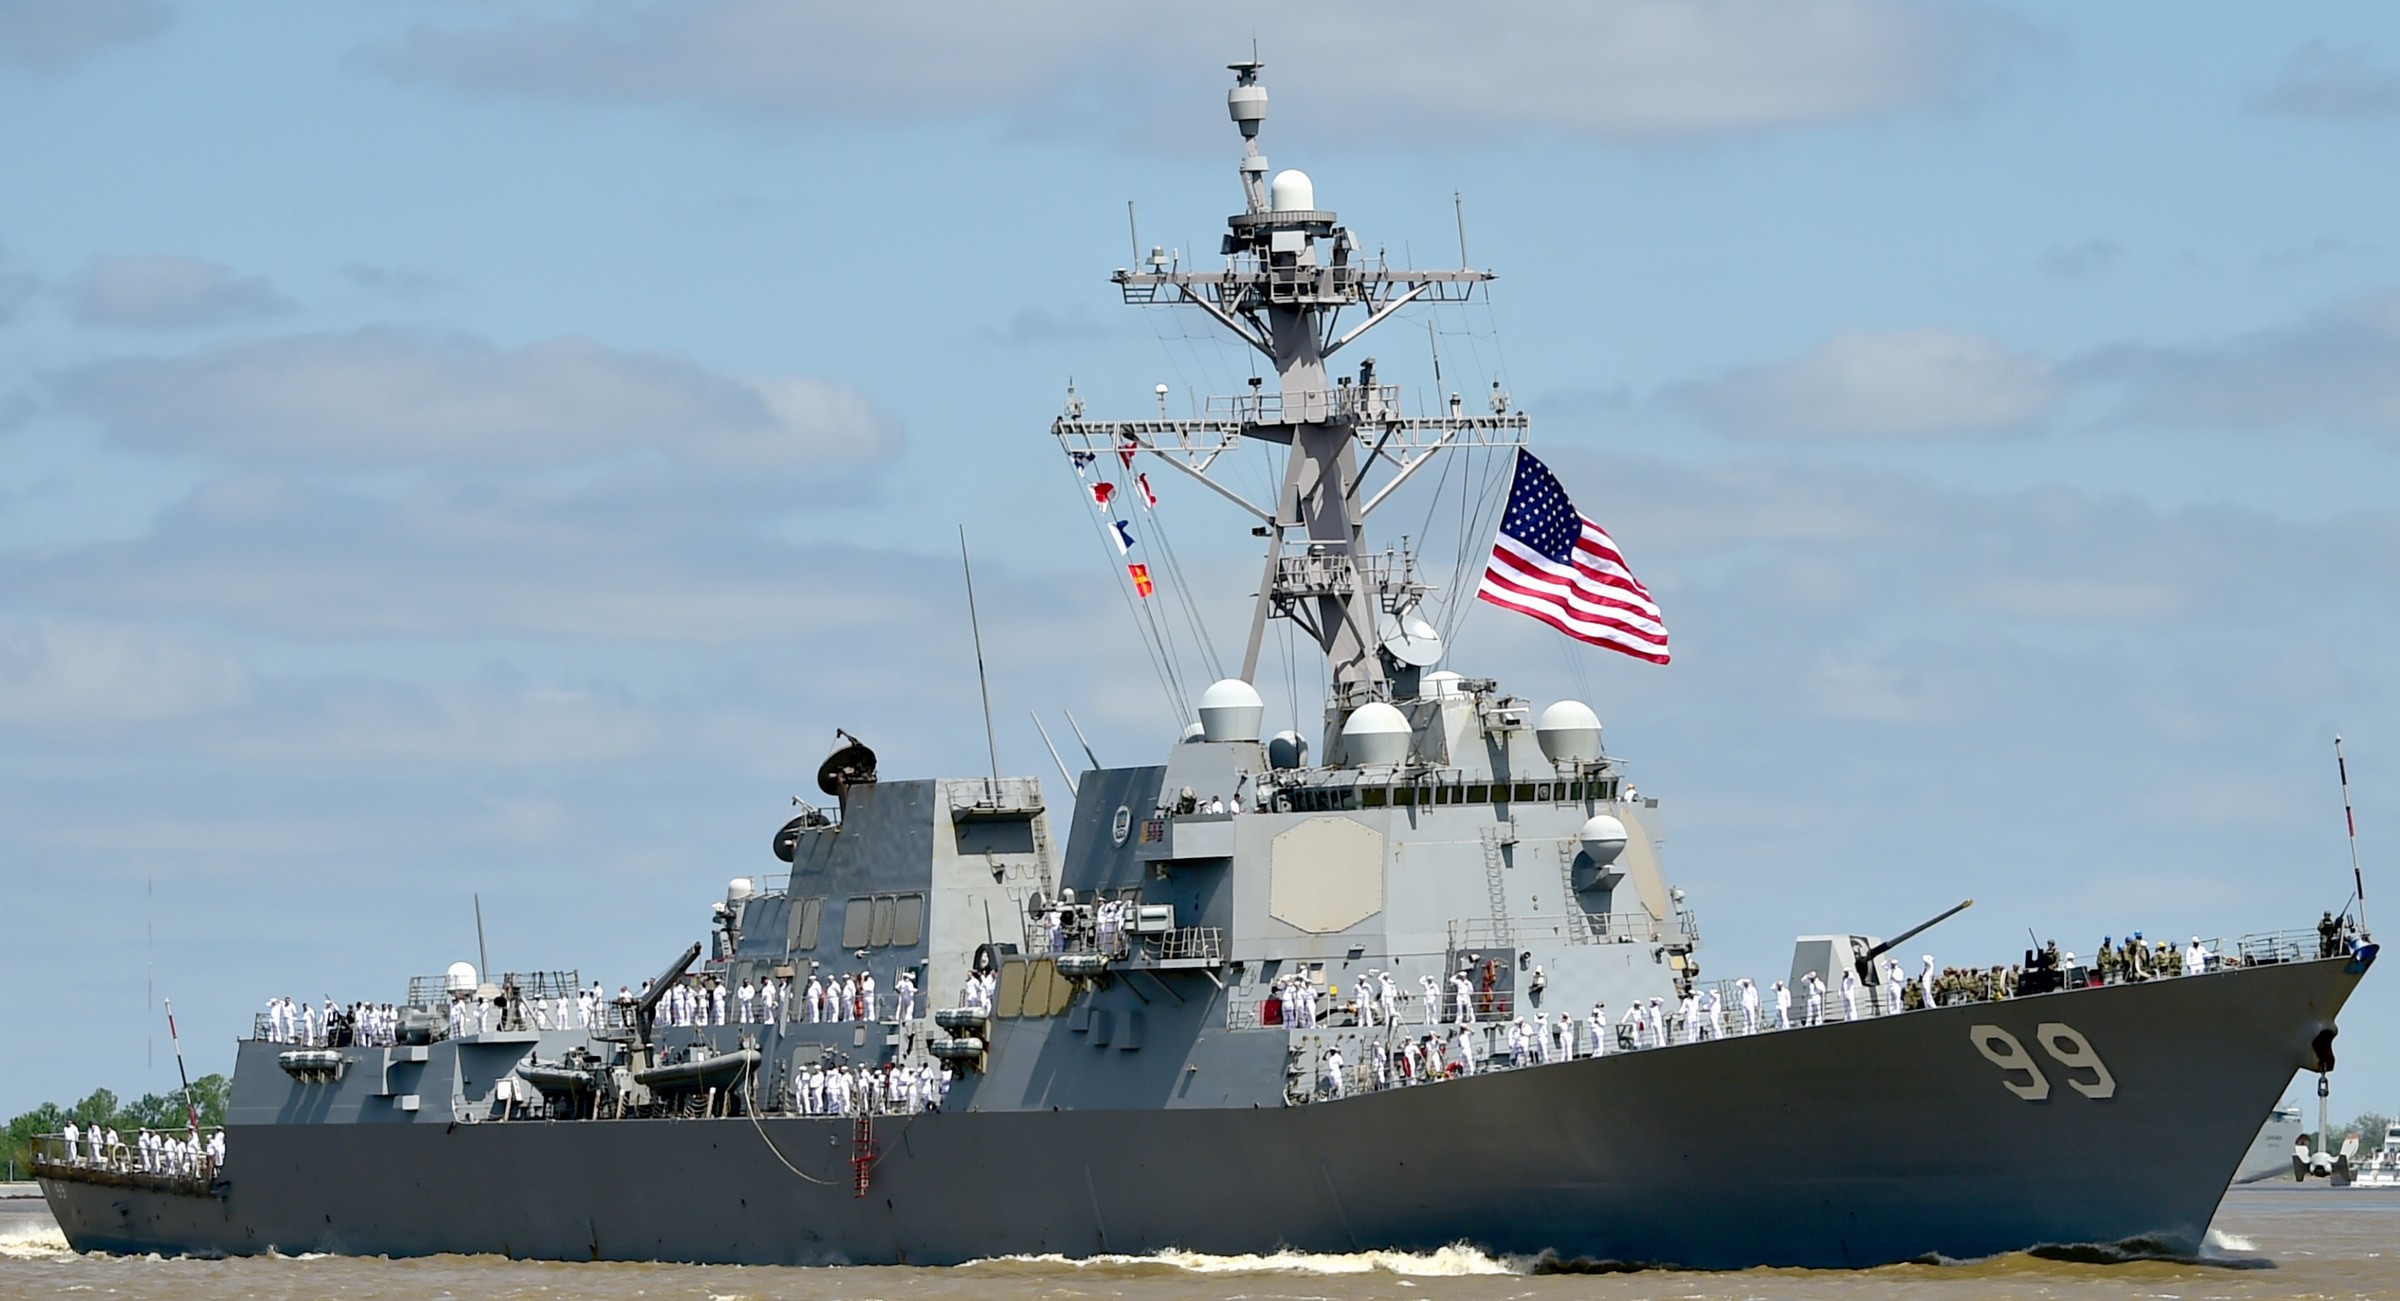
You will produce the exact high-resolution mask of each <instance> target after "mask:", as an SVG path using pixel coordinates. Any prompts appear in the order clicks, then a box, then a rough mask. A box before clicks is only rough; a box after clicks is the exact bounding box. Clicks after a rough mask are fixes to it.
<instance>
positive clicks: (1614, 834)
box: [1577, 813, 1625, 867]
mask: <svg viewBox="0 0 2400 1301" xmlns="http://www.w3.org/2000/svg"><path fill="white" fill-rule="evenodd" d="M1577 835H1578V838H1579V839H1581V840H1582V841H1583V852H1584V854H1585V855H1586V856H1588V857H1589V858H1590V859H1591V860H1592V865H1593V866H1595V867H1606V866H1608V865H1609V864H1611V863H1614V862H1616V861H1617V855H1619V854H1622V853H1624V852H1625V824H1624V823H1622V822H1619V821H1617V820H1616V819H1615V818H1613V817H1610V816H1609V815H1608V814H1605V813H1601V814H1596V815H1594V816H1593V817H1592V818H1591V819H1590V820H1589V821H1587V822H1585V823H1584V824H1583V830H1582V831H1581V832H1579V833H1577Z"/></svg>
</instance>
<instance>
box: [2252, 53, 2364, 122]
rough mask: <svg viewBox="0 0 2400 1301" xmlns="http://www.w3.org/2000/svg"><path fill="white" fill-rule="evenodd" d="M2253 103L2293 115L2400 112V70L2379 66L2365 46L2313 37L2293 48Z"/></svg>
mask: <svg viewBox="0 0 2400 1301" xmlns="http://www.w3.org/2000/svg"><path fill="white" fill-rule="evenodd" d="M2250 106H2251V107H2252V108H2254V109H2257V110H2258V111H2260V112H2262V113H2282V114H2286V115H2289V116H2292V117H2317V118H2334V119H2364V118H2387V117H2400V70H2396V69H2392V68H2387V67H2383V66H2381V65H2379V64H2378V63H2377V62H2376V61H2375V58H2374V56H2373V55H2371V54H2369V53H2367V52H2366V51H2364V50H2358V49H2343V48H2337V47H2335V46H2332V45H2328V44H2326V43H2325V42H2323V41H2310V42H2309V43H2308V44H2306V45H2303V46H2301V47H2300V48H2299V49H2297V50H2294V51H2292V54H2291V57H2290V58H2288V59H2285V60H2284V63H2283V67H2282V68H2280V69H2278V70H2277V71H2276V73H2275V80H2274V81H2272V82H2270V83H2268V85H2267V87H2266V88H2265V89H2264V90H2261V91H2259V92H2258V93H2257V94H2256V95H2254V96H2252V97H2251V99H2250Z"/></svg>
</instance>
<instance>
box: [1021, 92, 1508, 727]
mask: <svg viewBox="0 0 2400 1301" xmlns="http://www.w3.org/2000/svg"><path fill="white" fill-rule="evenodd" d="M1228 66H1229V67H1230V68H1231V69H1232V71H1233V74H1234V86H1233V89H1232V90H1231V91H1230V92H1228V94H1227V95H1226V107H1227V110H1228V112H1229V114H1230V115H1231V117H1232V118H1233V122H1234V125H1235V126H1236V127H1238V128H1239V129H1240V130H1241V133H1242V139H1243V154H1242V159H1241V163H1240V165H1239V169H1238V170H1239V175H1240V178H1241V183H1242V195H1243V199H1244V207H1243V211H1242V212H1240V213H1238V214H1236V215H1234V216H1232V217H1230V218H1228V219H1227V221H1226V227H1227V231H1226V234H1225V236H1224V239H1223V242H1222V245H1221V246H1220V248H1219V252H1220V253H1221V254H1222V255H1223V257H1224V258H1225V263H1224V266H1223V268H1222V269H1220V270H1205V271H1204V270H1199V269H1196V268H1186V267H1184V266H1183V265H1181V260H1180V257H1179V256H1177V255H1170V254H1169V253H1168V252H1167V251H1166V250H1165V249H1163V248H1159V247H1155V246H1154V247H1152V248H1151V250H1150V253H1149V257H1148V259H1147V261H1146V262H1145V263H1144V264H1143V265H1141V266H1138V267H1134V268H1119V269H1118V270H1117V272H1116V274H1115V275H1114V276H1113V277H1112V279H1113V280H1114V281H1115V282H1116V284H1117V286H1118V288H1119V289H1120V291H1121V292H1122V293H1123V296H1124V300H1125V301H1126V302H1128V303H1132V304H1137V305H1149V304H1155V303H1167V304H1174V305H1181V306H1188V307H1195V308H1198V309H1199V310H1201V311H1202V312H1204V313H1205V314H1207V315H1208V316H1209V317H1210V318H1211V319H1213V320H1214V321H1215V322H1216V323H1217V324H1218V325H1219V326H1221V327H1222V328H1224V329H1225V330H1227V331H1229V332H1230V333H1232V334H1233V335H1234V337H1236V338H1238V339H1240V340H1241V341H1242V342H1243V343H1246V344H1248V345H1249V346H1250V347H1252V348H1254V349H1256V350H1257V351H1258V352H1259V353H1261V354H1262V355H1264V356H1265V357H1266V358H1267V359H1268V360H1269V361H1270V362H1271V363H1272V364H1273V365H1274V368H1275V380H1276V382H1275V389H1274V391H1273V392H1267V391H1264V387H1263V385H1262V383H1261V381H1260V380H1259V379H1253V380H1251V387H1250V391H1249V392H1248V393H1246V394H1237V395H1232V396H1224V397H1212V398H1210V399H1209V402H1208V406H1207V409H1206V414H1205V415H1203V416H1202V417H1201V418H1199V419H1195V420H1169V419H1166V418H1164V414H1163V413H1162V414H1161V418H1160V419H1157V420H1121V421H1100V420H1085V419H1084V418H1083V410H1082V403H1081V402H1080V400H1077V399H1075V398H1074V397H1073V396H1072V395H1070V397H1069V401H1068V406H1067V410H1066V413H1065V414H1064V415H1063V416H1061V418H1060V419H1059V420H1057V421H1056V422H1054V423H1053V425H1052V426H1051V430H1052V432H1053V433H1054V434H1055V435H1056V436H1057V437H1058V439H1059V440H1060V442H1061V443H1063V444H1064V445H1065V446H1066V447H1067V448H1068V449H1069V450H1071V451H1084V452H1093V453H1101V454H1146V455H1150V456H1154V457H1157V458H1158V459H1160V460H1163V461H1165V462H1166V463H1167V464H1168V465H1171V466H1174V467H1175V468H1176V469H1178V470H1181V471H1182V472H1184V473H1185V474H1187V475H1190V476H1191V477H1192V478H1194V479H1196V480H1198V481H1199V482H1200V483H1201V484H1203V485H1205V486H1206V487H1208V488H1209V489H1210V490H1211V491H1213V492H1215V493H1217V494H1218V495H1219V496H1221V497H1223V498H1225V499H1226V500H1228V501H1230V502H1232V503H1233V504H1234V505H1236V506H1238V507H1240V508H1241V509H1243V510H1245V511H1247V512H1248V513H1249V514H1250V515H1252V516H1253V517H1254V518H1255V519H1256V520H1257V521H1258V523H1259V526H1260V527H1258V528H1256V529H1254V530H1253V532H1256V533H1258V534H1260V535H1261V536H1263V537H1265V538H1266V540H1267V547H1266V556H1265V562H1264V568H1263V572H1262V573H1261V575H1260V578H1259V587H1258V596H1257V603H1256V606H1255V607H1254V609H1253V612H1252V615H1251V620H1250V634H1249V639H1248V641H1247V643H1246V645H1245V647H1244V649H1243V653H1242V668H1241V677H1242V679H1243V680H1244V681H1246V682H1252V683H1254V684H1255V681H1256V678H1257V673H1258V659H1259V651H1260V646H1261V644H1262V642H1263V641H1264V639H1265V636H1266V626H1267V620H1269V619H1270V618H1284V619H1290V620H1291V621H1292V622H1293V623H1295V624H1297V625H1299V627H1300V628H1301V629H1302V630H1303V631H1305V632H1307V633H1308V635H1309V637H1310V638H1311V639H1312V640H1313V641H1315V642H1316V644H1317V647H1318V649H1319V651H1320V652H1321V653H1322V654H1323V655H1324V656H1325V658H1326V661H1327V663H1328V665H1329V666H1330V668H1331V676H1332V681H1333V694H1332V698H1331V699H1329V700H1328V701H1327V702H1326V745H1325V748H1324V750H1323V751H1321V753H1323V754H1324V755H1325V756H1326V757H1327V759H1329V760H1336V761H1338V758H1339V749H1338V738H1339V735H1340V729H1341V723H1342V720H1343V719H1345V718H1347V717H1348V715H1349V713H1350V711H1351V710H1353V709H1355V708H1356V707H1358V706H1359V705H1362V704H1365V703H1366V702H1368V701H1370V700H1384V699H1389V698H1390V697H1391V695H1392V693H1393V683H1392V682H1391V677H1392V674H1393V670H1394V669H1396V668H1398V667H1400V664H1399V662H1398V661H1395V660H1391V659H1389V658H1388V657H1387V656H1385V655H1383V654H1382V653H1380V652H1381V649H1382V637H1381V635H1380V633H1379V628H1381V627H1388V626H1391V624H1390V621H1394V620H1399V619H1402V618H1404V617H1405V616H1407V615H1408V614H1409V613H1410V612H1411V611H1413V610H1414V608H1415V607H1416V605H1417V603H1418V602H1419V601H1420V600H1421V599H1422V598H1423V597H1424V595H1425V593H1426V592H1427V591H1429V590H1430V588H1428V587H1427V585H1426V584H1425V583H1424V582H1422V581H1421V580H1420V578H1419V577H1418V573H1417V565H1416V558H1415V556H1414V554H1413V553H1412V552H1411V551H1410V550H1408V549H1407V548H1401V549H1397V550H1387V551H1380V552H1376V551H1370V550H1368V548H1367V535H1366V519H1367V516H1368V515H1369V514H1371V513H1372V512H1373V511H1374V510H1375V508H1376V507H1377V506H1378V505H1381V504H1382V503H1383V502H1384V501H1385V500H1386V499H1388V498H1389V496H1390V494H1391V493H1392V491H1393V490H1394V489H1396V488H1398V487H1399V486H1400V485H1401V484H1402V483H1404V482H1406V481H1407V480H1408V478H1409V477H1410V476H1412V475H1414V474H1415V473H1416V471H1417V470H1418V469H1419V468H1420V467H1422V466H1423V465H1424V464H1425V463H1426V462H1428V461H1430V460H1432V459H1433V457H1435V456H1436V455H1438V454H1439V453H1441V452H1443V451H1446V450H1449V449H1451V448H1457V447H1519V446H1523V445H1524V442H1525V430H1526V425H1527V422H1526V418H1525V416H1524V414H1523V413H1522V412H1512V411H1510V410H1508V403H1507V400H1506V398H1505V397H1502V396H1499V395H1498V394H1497V391H1496V390H1495V396H1494V398H1493V401H1492V411H1491V413H1490V414H1489V415H1473V416H1470V415H1467V414H1465V412H1464V411H1463V410H1462V409H1461V407H1460V403H1459V400H1458V397H1457V395H1455V394H1452V395H1450V396H1449V398H1448V409H1447V413H1446V414H1444V415H1438V416H1431V417H1424V416H1416V417H1411V416H1404V415H1402V414H1401V412H1400V408H1399V388H1398V386H1396V385H1386V384H1383V383H1380V382H1379V381H1378V379H1377V376H1376V371H1375V359H1374V358H1372V357H1369V358H1367V359H1365V361H1364V362H1363V363H1362V364H1361V365H1360V366H1359V367H1358V369H1357V371H1356V373H1355V374H1354V375H1353V374H1342V375H1339V376H1338V377H1333V376H1332V370H1331V367H1330V365H1329V362H1330V360H1331V359H1332V358H1333V357H1334V355H1335V354H1337V353H1339V352H1340V351H1341V350H1342V349H1343V348H1345V347H1348V346H1349V345H1350V344H1352V343H1354V342H1356V341H1357V340H1358V339H1359V338H1360V337H1361V336H1363V335H1364V334H1366V332H1367V331H1368V330H1370V329H1373V328H1374V327H1375V326H1377V325H1379V324H1381V323H1383V322H1384V321H1386V320H1389V319H1390V318H1391V317H1392V316H1393V315H1394V314H1395V313H1397V312H1398V311H1399V310H1400V309H1402V308H1403V307H1406V306H1407V305H1409V304H1410V303H1415V302H1429V303H1464V302H1467V301H1469V300H1470V299H1472V298H1473V296H1474V294H1475V291H1476V290H1477V289H1478V288H1480V287H1481V286H1482V285H1483V284H1484V283H1485V282H1487V281H1489V280H1491V279H1492V278H1493V275H1492V273H1491V272H1488V271H1478V270H1474V269H1471V268H1468V267H1463V266H1462V267H1460V268H1458V269H1456V270H1422V269H1417V268H1413V267H1409V268H1403V267H1393V266H1390V265H1389V264H1388V263H1387V262H1386V261H1385V259H1384V258H1383V256H1382V255H1381V254H1380V253H1378V254H1376V255H1375V256H1373V257H1371V258H1370V257H1368V256H1367V255H1366V254H1365V253H1364V251H1363V249H1362V248H1361V246H1360V245H1359V243H1358V241H1357V240H1356V239H1355V238H1354V237H1353V236H1352V235H1351V233H1350V231H1349V229H1348V228H1347V227H1345V226H1343V225H1342V224H1341V221H1340V218H1339V217H1338V216H1337V215H1336V214H1335V213H1334V212H1333V211H1331V210H1330V209H1323V208H1319V207H1318V206H1317V203H1316V193H1315V187H1314V185H1313V184H1312V183H1311V182H1310V180H1309V178H1308V177H1307V175H1306V174H1305V173H1302V172H1299V171H1296V170H1295V171H1285V172H1282V173H1279V174H1277V175H1275V176H1274V178H1273V179H1272V180H1271V181H1270V180H1269V179H1268V173H1267V159H1266V156H1265V155H1264V154H1262V153H1260V152H1259V143H1258V134H1259V127H1260V125H1261V124H1262V123H1263V122H1264V121H1265V120H1266V115H1267V92H1266V88H1265V87H1263V86H1261V85H1260V84H1259V81H1258V74H1259V71H1260V69H1261V68H1262V67H1264V66H1265V65H1263V64H1261V63H1259V62H1258V61H1257V60H1256V59H1252V60H1250V61H1247V62H1243V63H1235V64H1230V65H1228ZM1345 312H1349V313H1351V314H1352V316H1353V317H1354V318H1355V319H1354V320H1353V321H1352V323H1350V324H1349V326H1348V328H1347V329H1344V328H1343V324H1344V322H1343V316H1344V313H1345ZM1361 314H1363V315H1361ZM1244 439H1250V440H1255V441H1258V442H1265V443H1274V444H1277V445H1280V446H1282V447H1285V448H1287V449H1288V455H1287V456H1286V458H1285V462H1284V474H1283V483H1282V487H1281V489H1280V491H1279V492H1278V493H1277V496H1276V499H1275V501H1274V503H1273V504H1272V506H1260V505H1258V504H1256V503H1254V502H1251V501H1249V500H1247V499H1245V498H1244V497H1243V496H1242V495H1241V494H1240V493H1238V492H1236V491H1234V490H1233V489H1232V488H1230V487H1228V486H1226V485H1225V484H1224V483H1221V482H1219V481H1218V479H1217V478H1216V477H1215V476H1214V475H1212V474H1211V469H1212V467H1213V466H1214V465H1215V463H1216V461H1217V460H1218V458H1219V457H1221V456H1222V455H1223V454H1224V453H1225V452H1227V451H1230V450H1232V449H1234V448H1235V447H1238V446H1239V445H1240V444H1241V443H1242V441H1243V440H1244ZM1378 464H1381V465H1382V466H1383V467H1385V470H1386V472H1387V473H1386V474H1385V475H1384V478H1383V482H1382V483H1381V484H1380V485H1379V486H1378V487H1376V488H1375V489H1374V490H1373V491H1371V492H1366V491H1363V490H1364V489H1365V487H1366V476H1367V473H1368V472H1369V471H1371V470H1373V469H1374V468H1375V467H1376V466H1377V465H1378Z"/></svg>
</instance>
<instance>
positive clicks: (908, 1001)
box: [658, 967, 917, 1026]
mask: <svg viewBox="0 0 2400 1301" xmlns="http://www.w3.org/2000/svg"><path fill="white" fill-rule="evenodd" d="M882 1011H883V1004H882V1003H881V1002H880V1001H879V999H878V996H877V994H876V991H875V973H873V972H871V971H862V972H859V973H857V974H855V975H845V976H840V977H837V978H833V979H826V978H824V977H820V976H815V975H812V976H810V977H809V978H808V985H807V987H806V988H802V987H801V986H799V984H798V983H797V982H785V981H780V980H777V979H776V978H775V977H773V976H769V977H767V978H766V979H765V980H762V981H760V982H758V983H757V984H755V985H753V984H752V983H751V982H750V981H749V980H748V979H747V978H745V979H744V980H743V981H742V983H741V984H740V985H738V986H735V987H733V988H732V989H731V990H730V991H729V990H728V989H727V987H726V985H725V982H723V981H721V980H709V981H706V982H699V981H685V982H683V983H680V984H678V985H676V986H675V987H674V988H672V989H669V990H668V991H667V992H666V994H665V995H664V996H662V997H661V998H660V999H659V1000H658V1014H659V1018H660V1020H661V1021H663V1022H664V1023H665V1024H667V1025H678V1026H680V1025H724V1024H726V1023H727V1021H726V1016H727V1013H728V1012H730V1013H731V1014H732V1023H733V1024H736V1025H784V1024H787V1023H789V1022H794V1021H798V1022H806V1023H808V1024H812V1025H815V1024H824V1023H827V1022H841V1021H875V1020H880V1019H881V1013H882ZM891 1012H892V1019H893V1020H895V1021H913V1020H915V1019H916V1016H917V977H916V973H915V972H914V971H912V970H910V969H908V968H905V967H904V968H902V969H901V971H900V974H899V975H897V976H894V977H893V978H892V1002H891Z"/></svg>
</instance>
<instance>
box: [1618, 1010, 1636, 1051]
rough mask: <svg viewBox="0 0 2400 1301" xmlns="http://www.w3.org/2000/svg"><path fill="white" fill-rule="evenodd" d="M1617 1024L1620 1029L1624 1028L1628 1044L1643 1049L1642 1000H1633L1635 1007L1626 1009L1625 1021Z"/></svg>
mask: <svg viewBox="0 0 2400 1301" xmlns="http://www.w3.org/2000/svg"><path fill="white" fill-rule="evenodd" d="M1617 1024H1618V1025H1619V1026H1620V1027H1622V1029H1623V1031H1624V1034H1625V1039H1626V1042H1627V1043H1629V1044H1631V1045H1632V1046H1633V1047H1636V1048H1639V1047H1641V1046H1642V1000H1640V999H1638V998H1637V999H1635V1000H1633V1006H1631V1007H1629V1008H1626V1009H1625V1017H1624V1019H1623V1020H1621V1021H1619V1022H1617Z"/></svg>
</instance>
